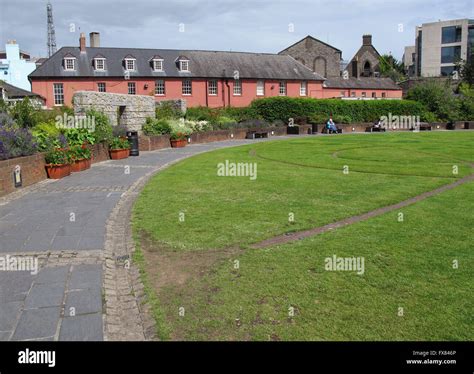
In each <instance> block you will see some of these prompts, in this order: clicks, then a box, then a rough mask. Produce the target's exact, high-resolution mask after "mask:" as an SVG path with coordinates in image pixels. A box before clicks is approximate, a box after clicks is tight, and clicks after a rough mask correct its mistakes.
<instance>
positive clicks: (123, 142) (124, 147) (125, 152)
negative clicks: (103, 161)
mask: <svg viewBox="0 0 474 374" xmlns="http://www.w3.org/2000/svg"><path fill="white" fill-rule="evenodd" d="M109 149H110V158H111V159H112V160H121V159H123V158H127V157H128V156H129V154H130V143H129V142H128V140H127V138H125V137H122V136H116V137H114V138H112V141H111V142H110V145H109Z"/></svg>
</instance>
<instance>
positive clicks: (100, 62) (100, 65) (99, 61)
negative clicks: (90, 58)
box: [94, 57, 105, 71]
mask: <svg viewBox="0 0 474 374" xmlns="http://www.w3.org/2000/svg"><path fill="white" fill-rule="evenodd" d="M94 69H95V70H102V71H103V70H105V58H102V57H96V58H94Z"/></svg>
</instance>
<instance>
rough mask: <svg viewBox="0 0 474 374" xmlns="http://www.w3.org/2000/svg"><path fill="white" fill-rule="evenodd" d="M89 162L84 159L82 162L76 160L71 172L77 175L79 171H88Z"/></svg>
mask: <svg viewBox="0 0 474 374" xmlns="http://www.w3.org/2000/svg"><path fill="white" fill-rule="evenodd" d="M87 161H88V160H87V159H85V158H84V159H82V160H76V161H75V162H74V163H73V164H72V165H71V171H72V172H73V173H77V172H79V171H83V170H86V169H88V168H89V167H90V166H89V167H88V162H87Z"/></svg>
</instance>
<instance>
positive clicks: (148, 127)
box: [143, 117, 171, 135]
mask: <svg viewBox="0 0 474 374" xmlns="http://www.w3.org/2000/svg"><path fill="white" fill-rule="evenodd" d="M143 132H144V133H145V135H165V134H170V133H171V126H170V125H169V124H168V121H166V120H164V119H161V120H157V119H153V118H150V117H148V118H147V119H146V122H145V124H144V125H143Z"/></svg>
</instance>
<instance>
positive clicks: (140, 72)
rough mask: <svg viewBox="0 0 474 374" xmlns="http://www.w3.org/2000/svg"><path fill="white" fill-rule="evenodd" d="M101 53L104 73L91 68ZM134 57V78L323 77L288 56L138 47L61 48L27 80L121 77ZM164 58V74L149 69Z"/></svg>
mask: <svg viewBox="0 0 474 374" xmlns="http://www.w3.org/2000/svg"><path fill="white" fill-rule="evenodd" d="M66 54H72V55H73V56H75V57H76V70H75V71H65V70H64V68H63V58H64V56H65V55H66ZM97 54H101V55H103V56H104V57H105V58H106V66H107V70H106V71H95V70H94V69H93V58H94V57H95V56H97ZM130 55H132V56H133V57H134V58H136V60H137V61H136V69H137V70H136V71H134V72H130V78H132V79H133V77H174V78H179V77H190V78H223V77H225V78H233V77H234V72H235V71H238V72H239V76H240V78H242V79H250V78H255V79H282V80H283V79H285V80H319V81H323V80H324V79H325V78H323V77H322V76H320V75H318V74H316V73H313V72H312V71H311V70H310V69H309V68H307V67H305V66H304V65H302V64H301V63H299V62H298V61H296V60H295V59H293V58H292V57H291V56H287V55H278V54H271V53H249V52H223V51H198V50H172V49H138V48H105V47H104V48H102V47H101V48H91V47H88V48H86V51H85V52H84V53H80V50H79V48H78V47H63V48H61V49H60V50H58V51H57V52H56V53H55V54H54V55H53V56H51V57H50V58H49V59H48V60H47V61H46V62H44V63H43V64H42V65H41V66H39V67H38V68H37V69H36V70H35V71H34V72H32V73H31V74H30V75H29V77H30V78H31V79H35V78H48V77H51V78H53V77H54V78H57V77H63V78H66V77H123V76H124V72H125V70H124V63H123V59H124V58H125V57H126V56H130ZM156 55H158V56H161V57H162V58H163V60H164V61H163V69H164V71H163V72H155V71H153V69H152V66H151V62H150V60H151V58H152V57H153V56H156ZM180 56H186V57H187V58H188V59H189V60H190V61H189V69H190V72H181V71H179V69H178V64H177V61H176V60H177V59H178V57H180Z"/></svg>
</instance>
